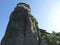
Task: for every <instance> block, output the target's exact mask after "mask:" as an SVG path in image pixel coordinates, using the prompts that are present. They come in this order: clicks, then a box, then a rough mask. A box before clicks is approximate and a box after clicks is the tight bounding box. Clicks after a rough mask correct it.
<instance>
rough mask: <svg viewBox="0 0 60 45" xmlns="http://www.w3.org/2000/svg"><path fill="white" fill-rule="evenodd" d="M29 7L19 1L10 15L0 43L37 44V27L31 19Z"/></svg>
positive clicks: (13, 44)
mask: <svg viewBox="0 0 60 45" xmlns="http://www.w3.org/2000/svg"><path fill="white" fill-rule="evenodd" d="M31 16H32V15H31V9H30V7H29V5H27V4H25V3H19V4H17V6H16V7H15V9H14V11H13V12H12V13H11V15H10V20H9V23H8V26H7V29H6V33H5V35H4V37H3V39H2V41H1V45H39V38H38V33H37V29H36V28H35V25H34V23H33V22H32V20H31Z"/></svg>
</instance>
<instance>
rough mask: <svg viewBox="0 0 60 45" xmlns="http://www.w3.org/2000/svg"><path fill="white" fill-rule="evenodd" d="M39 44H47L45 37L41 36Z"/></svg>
mask: <svg viewBox="0 0 60 45" xmlns="http://www.w3.org/2000/svg"><path fill="white" fill-rule="evenodd" d="M40 45H48V42H47V40H46V39H43V38H41V43H40Z"/></svg>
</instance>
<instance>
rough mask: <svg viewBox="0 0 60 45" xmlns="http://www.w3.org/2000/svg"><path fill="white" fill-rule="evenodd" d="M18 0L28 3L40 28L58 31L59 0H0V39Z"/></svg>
mask: <svg viewBox="0 0 60 45" xmlns="http://www.w3.org/2000/svg"><path fill="white" fill-rule="evenodd" d="M19 2H25V3H27V4H29V5H30V7H31V13H32V15H33V16H34V17H35V18H36V19H37V21H38V23H39V24H38V25H39V27H40V28H42V29H45V30H47V32H52V31H55V32H60V28H59V27H60V0H28V1H27V0H0V41H1V39H2V37H3V36H4V34H5V31H6V28H7V24H8V21H9V16H10V14H11V12H12V11H13V10H14V8H15V6H16V5H17V3H19Z"/></svg>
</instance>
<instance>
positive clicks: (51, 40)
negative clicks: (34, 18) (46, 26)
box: [47, 34, 57, 45]
mask: <svg viewBox="0 0 60 45" xmlns="http://www.w3.org/2000/svg"><path fill="white" fill-rule="evenodd" d="M47 41H48V44H49V45H57V37H56V35H55V34H47Z"/></svg>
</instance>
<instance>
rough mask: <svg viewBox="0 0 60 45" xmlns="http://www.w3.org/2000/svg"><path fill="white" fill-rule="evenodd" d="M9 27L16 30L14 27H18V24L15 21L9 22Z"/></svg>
mask: <svg viewBox="0 0 60 45" xmlns="http://www.w3.org/2000/svg"><path fill="white" fill-rule="evenodd" d="M9 26H10V27H13V28H16V27H18V23H17V22H15V21H11V22H10V23H9Z"/></svg>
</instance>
